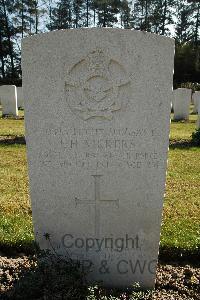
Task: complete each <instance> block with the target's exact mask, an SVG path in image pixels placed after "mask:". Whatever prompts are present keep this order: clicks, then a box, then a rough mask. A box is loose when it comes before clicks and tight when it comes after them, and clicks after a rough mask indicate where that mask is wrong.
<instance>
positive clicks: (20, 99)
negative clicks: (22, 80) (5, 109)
mask: <svg viewBox="0 0 200 300" xmlns="http://www.w3.org/2000/svg"><path fill="white" fill-rule="evenodd" d="M17 105H18V107H20V108H23V109H24V98H23V93H22V87H21V86H19V87H18V88H17Z"/></svg>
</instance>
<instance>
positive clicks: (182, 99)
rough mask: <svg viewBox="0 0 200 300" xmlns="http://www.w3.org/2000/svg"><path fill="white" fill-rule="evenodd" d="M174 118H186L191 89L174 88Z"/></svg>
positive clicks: (188, 110) (187, 116) (187, 117)
mask: <svg viewBox="0 0 200 300" xmlns="http://www.w3.org/2000/svg"><path fill="white" fill-rule="evenodd" d="M174 97H175V101H174V120H177V121H178V120H188V119H189V112H190V101H191V90H190V89H186V88H179V89H177V90H174Z"/></svg>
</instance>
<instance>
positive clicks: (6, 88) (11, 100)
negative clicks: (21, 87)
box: [0, 85, 18, 116]
mask: <svg viewBox="0 0 200 300" xmlns="http://www.w3.org/2000/svg"><path fill="white" fill-rule="evenodd" d="M0 99H1V105H2V115H3V116H4V115H13V116H18V108H17V88H16V86H15V85H1V86H0Z"/></svg>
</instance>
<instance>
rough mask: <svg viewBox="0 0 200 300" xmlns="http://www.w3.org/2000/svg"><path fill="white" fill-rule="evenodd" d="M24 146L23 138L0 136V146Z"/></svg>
mask: <svg viewBox="0 0 200 300" xmlns="http://www.w3.org/2000/svg"><path fill="white" fill-rule="evenodd" d="M14 144H18V145H25V144H26V140H25V137H24V136H15V135H14V136H13V135H6V136H0V145H14Z"/></svg>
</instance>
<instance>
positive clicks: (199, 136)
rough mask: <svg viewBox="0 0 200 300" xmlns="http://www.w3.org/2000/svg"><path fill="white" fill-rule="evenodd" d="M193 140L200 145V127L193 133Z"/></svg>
mask: <svg viewBox="0 0 200 300" xmlns="http://www.w3.org/2000/svg"><path fill="white" fill-rule="evenodd" d="M192 142H193V144H194V145H196V146H200V128H199V129H197V130H196V131H195V132H193V133H192Z"/></svg>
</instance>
